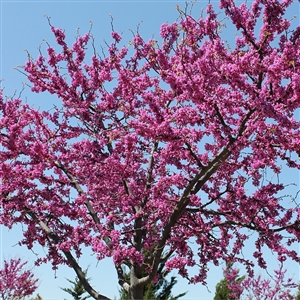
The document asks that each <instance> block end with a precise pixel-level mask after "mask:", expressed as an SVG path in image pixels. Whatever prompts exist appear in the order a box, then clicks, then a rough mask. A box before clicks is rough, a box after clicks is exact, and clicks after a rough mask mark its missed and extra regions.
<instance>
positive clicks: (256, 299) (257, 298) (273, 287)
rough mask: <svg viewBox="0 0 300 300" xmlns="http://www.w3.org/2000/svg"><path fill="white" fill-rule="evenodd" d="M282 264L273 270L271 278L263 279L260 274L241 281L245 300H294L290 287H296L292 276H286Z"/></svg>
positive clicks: (295, 297)
mask: <svg viewBox="0 0 300 300" xmlns="http://www.w3.org/2000/svg"><path fill="white" fill-rule="evenodd" d="M285 274H286V270H284V269H283V265H282V264H281V265H280V267H279V268H278V269H277V270H275V271H274V276H273V278H270V279H264V278H263V277H262V276H261V275H258V276H255V277H253V278H251V277H248V278H246V279H245V280H244V281H243V282H242V287H243V289H244V294H243V295H244V298H243V299H246V300H270V299H272V300H294V299H297V296H294V295H292V289H294V288H296V287H297V284H296V283H294V282H293V280H292V278H286V275H285Z"/></svg>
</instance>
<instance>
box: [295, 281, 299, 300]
mask: <svg viewBox="0 0 300 300" xmlns="http://www.w3.org/2000/svg"><path fill="white" fill-rule="evenodd" d="M295 300H300V285H298V293H297V295H296V299H295Z"/></svg>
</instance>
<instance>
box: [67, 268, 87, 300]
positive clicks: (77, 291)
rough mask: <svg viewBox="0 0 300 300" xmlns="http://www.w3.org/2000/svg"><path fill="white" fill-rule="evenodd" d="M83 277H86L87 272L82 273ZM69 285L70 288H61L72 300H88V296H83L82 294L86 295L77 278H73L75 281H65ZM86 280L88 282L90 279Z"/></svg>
mask: <svg viewBox="0 0 300 300" xmlns="http://www.w3.org/2000/svg"><path fill="white" fill-rule="evenodd" d="M83 273H84V276H86V274H87V270H85V271H84V272H83ZM67 280H68V281H69V282H70V283H72V285H73V286H72V287H71V288H61V289H62V290H63V291H65V292H67V293H68V294H70V295H71V296H72V297H73V299H75V300H86V299H88V298H90V296H84V294H85V293H86V291H85V289H84V287H83V285H82V283H81V281H80V280H79V279H78V277H76V278H75V281H73V280H70V279H67ZM87 280H90V278H87Z"/></svg>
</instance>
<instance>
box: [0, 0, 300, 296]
mask: <svg viewBox="0 0 300 300" xmlns="http://www.w3.org/2000/svg"><path fill="white" fill-rule="evenodd" d="M0 2H1V7H0V9H1V16H0V20H1V36H0V37H1V39H0V78H3V79H4V81H3V82H2V86H3V87H4V88H5V91H4V94H5V95H13V94H14V93H15V92H17V95H18V93H19V92H20V91H21V90H22V82H24V81H26V78H25V77H24V75H22V74H20V73H19V72H17V71H16V70H15V69H14V68H15V67H16V66H18V65H23V64H24V63H25V61H26V58H27V54H26V52H25V51H24V50H25V49H27V50H28V51H29V53H30V54H31V55H32V56H33V57H36V56H37V53H38V47H39V45H40V44H41V43H42V41H43V40H44V39H45V40H47V41H48V42H49V43H50V44H52V45H54V39H53V35H52V33H51V31H50V30H49V25H48V21H47V18H46V17H45V15H48V16H49V17H51V23H52V24H53V25H54V26H55V27H61V28H63V29H64V30H65V32H66V34H67V37H68V41H69V42H70V43H72V42H73V41H74V38H75V37H76V35H77V31H76V30H77V28H79V32H80V33H82V34H83V33H85V32H87V31H88V30H89V28H90V21H92V22H93V30H92V32H93V35H94V37H95V39H96V46H97V45H101V44H103V40H104V39H105V40H109V39H110V31H111V26H110V22H111V18H110V15H112V16H113V17H114V28H115V30H116V31H118V32H123V36H124V43H127V42H128V41H129V40H130V38H131V36H132V35H131V33H130V31H129V29H131V30H133V31H135V29H136V26H137V25H138V24H139V23H140V22H141V21H142V23H141V25H140V33H141V35H142V36H143V37H144V38H145V39H146V40H147V39H149V38H151V37H152V35H153V34H154V36H155V37H157V38H158V36H159V28H160V25H161V24H162V23H164V22H167V21H169V23H171V22H173V21H175V20H176V18H177V16H178V13H177V11H176V9H175V7H176V4H179V5H180V6H182V7H183V6H184V5H185V4H184V1H168V0H166V1H143V0H140V1H100V0H99V1H41V0H39V1H34V0H33V1H0ZM207 2H208V1H198V4H197V5H196V6H195V7H194V12H195V14H196V15H199V14H200V11H201V7H205V5H206V3H207ZM217 2H218V1H215V3H217ZM248 2H250V1H248ZM296 2H297V1H295V4H294V5H293V7H292V10H291V16H292V14H294V15H297V16H298V17H299V6H298V3H296ZM297 22H299V21H297ZM231 33H232V32H231ZM228 38H230V37H228ZM98 49H100V48H98ZM22 98H23V99H24V100H25V99H26V100H27V101H28V102H30V103H34V104H35V105H38V106H41V107H43V105H45V104H47V103H48V104H50V105H51V101H53V97H49V96H48V95H46V94H32V93H31V92H30V90H29V89H28V88H27V89H25V91H24V92H23V93H22ZM288 175H289V176H288V177H289V178H290V177H294V180H295V181H297V182H299V179H298V174H297V173H295V172H294V173H289V174H288ZM20 239H21V228H20V227H16V228H15V229H13V230H11V231H8V230H7V229H6V228H4V227H3V226H2V227H1V228H0V243H1V247H0V260H2V259H3V258H4V259H5V258H10V257H15V256H21V257H22V258H24V260H28V261H29V265H30V266H33V261H34V259H35V257H36V254H35V253H34V252H32V251H29V250H27V249H26V248H21V247H19V246H18V245H16V244H17V243H18V240H20ZM249 248H251V245H249ZM37 249H38V251H39V252H41V253H42V252H43V250H42V249H39V248H37ZM247 252H248V250H247V249H246V250H245V253H247ZM250 252H251V251H249V253H250ZM267 255H269V256H270V260H271V262H273V263H274V264H275V261H274V259H273V258H272V257H271V254H270V253H268V254H267ZM95 261H96V260H95V257H94V256H93V255H92V253H88V252H87V251H86V252H85V255H84V257H83V258H81V259H80V262H81V263H82V266H83V268H85V267H87V266H90V269H89V277H91V278H93V280H92V284H93V285H94V287H95V288H96V289H98V290H99V291H101V293H102V294H105V295H107V296H109V297H112V298H113V297H114V296H116V297H117V296H118V285H117V279H116V274H115V271H114V268H113V265H112V262H111V261H110V260H105V261H101V262H99V263H98V264H97V265H96V263H95ZM274 266H276V265H274ZM287 267H288V273H289V275H290V276H293V277H294V278H295V279H296V280H298V279H299V268H298V266H297V265H296V264H293V263H291V262H288V264H287ZM34 272H35V274H36V275H37V276H38V277H40V279H41V281H40V286H39V289H38V292H39V293H40V294H41V296H42V297H43V299H44V300H50V299H51V300H54V299H63V298H67V299H70V297H68V294H66V293H65V292H63V291H61V290H60V289H59V287H68V286H69V283H68V282H67V281H66V280H65V278H70V279H74V277H75V275H74V272H73V270H72V269H69V268H68V267H65V266H62V267H61V268H59V270H58V271H56V272H54V271H53V270H52V269H51V266H50V265H44V266H42V267H38V268H37V267H35V268H34ZM221 278H222V268H221V267H219V268H212V269H211V271H210V272H209V277H208V288H209V290H210V291H211V293H210V292H209V291H208V289H207V288H206V287H203V286H201V285H200V284H198V285H195V286H192V285H188V284H187V282H186V281H184V280H182V279H180V278H179V277H178V280H179V283H178V284H177V286H176V288H175V289H174V294H176V293H180V292H183V291H188V294H187V296H186V297H185V299H202V300H210V299H213V297H214V289H215V285H216V283H217V282H218V281H219V280H220V279H221Z"/></svg>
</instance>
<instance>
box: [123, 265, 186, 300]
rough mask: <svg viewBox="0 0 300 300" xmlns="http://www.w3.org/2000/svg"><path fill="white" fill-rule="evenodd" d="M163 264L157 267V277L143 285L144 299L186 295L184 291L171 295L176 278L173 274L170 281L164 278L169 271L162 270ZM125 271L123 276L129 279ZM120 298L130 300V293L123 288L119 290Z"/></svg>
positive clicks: (172, 299) (169, 299)
mask: <svg viewBox="0 0 300 300" xmlns="http://www.w3.org/2000/svg"><path fill="white" fill-rule="evenodd" d="M164 268H165V266H164V264H161V265H160V266H159V268H158V271H157V274H158V279H157V280H156V281H155V282H154V283H153V282H151V283H148V284H146V285H145V286H144V294H143V296H144V298H143V299H145V300H177V299H179V298H182V297H183V296H185V295H186V292H185V293H181V294H179V295H177V296H173V295H172V289H173V287H174V285H175V284H176V283H177V279H176V277H175V276H171V279H170V281H168V280H167V279H166V276H167V275H168V274H169V273H170V271H166V270H164ZM124 272H125V278H126V279H127V280H128V281H129V279H130V274H129V273H126V271H125V270H124ZM120 300H130V295H129V294H128V293H127V292H126V291H125V290H124V289H121V290H120Z"/></svg>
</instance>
